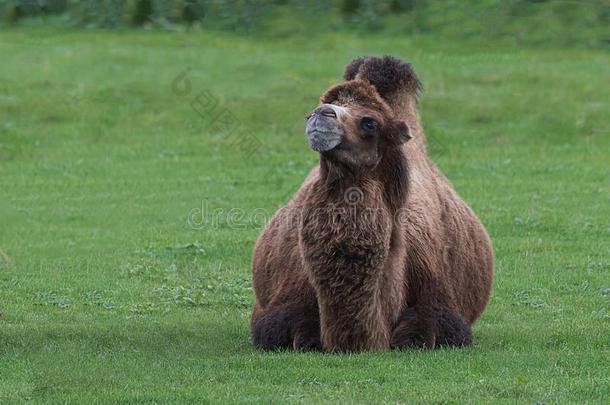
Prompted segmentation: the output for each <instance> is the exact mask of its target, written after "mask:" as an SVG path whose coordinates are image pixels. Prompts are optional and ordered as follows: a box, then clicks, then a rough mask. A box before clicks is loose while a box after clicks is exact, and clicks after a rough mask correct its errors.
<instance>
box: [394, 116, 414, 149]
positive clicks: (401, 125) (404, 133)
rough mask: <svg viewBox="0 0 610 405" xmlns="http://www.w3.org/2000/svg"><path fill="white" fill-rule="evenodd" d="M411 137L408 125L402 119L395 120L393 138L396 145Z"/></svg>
mask: <svg viewBox="0 0 610 405" xmlns="http://www.w3.org/2000/svg"><path fill="white" fill-rule="evenodd" d="M411 138H413V137H412V136H411V131H409V127H408V126H407V124H406V123H405V122H404V121H397V122H396V123H395V124H394V131H393V139H394V142H396V144H397V145H401V144H403V143H405V142H407V141H408V140H409V139H411Z"/></svg>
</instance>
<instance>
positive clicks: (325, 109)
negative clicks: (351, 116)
mask: <svg viewBox="0 0 610 405" xmlns="http://www.w3.org/2000/svg"><path fill="white" fill-rule="evenodd" d="M313 113H314V115H322V116H324V117H329V118H337V114H336V113H335V110H333V108H332V107H329V106H328V105H321V106H320V107H318V108H316V109H315V110H313Z"/></svg>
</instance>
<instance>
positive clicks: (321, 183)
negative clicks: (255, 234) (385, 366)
mask: <svg viewBox="0 0 610 405" xmlns="http://www.w3.org/2000/svg"><path fill="white" fill-rule="evenodd" d="M344 78H345V80H346V81H345V82H344V83H341V84H339V85H337V86H335V87H332V88H331V89H329V90H328V91H327V92H326V94H324V95H323V96H322V98H321V102H322V103H323V105H336V106H341V107H343V108H345V109H346V111H348V112H349V114H347V115H346V118H342V117H340V118H341V125H342V127H343V128H344V131H345V135H344V138H345V139H344V142H343V143H344V144H345V145H347V146H344V145H343V144H342V145H340V147H337V148H336V150H335V149H333V150H331V151H328V152H322V153H321V157H320V165H319V166H317V167H315V168H314V169H313V170H312V172H311V173H310V175H309V176H308V178H307V179H306V180H305V182H304V183H303V185H302V186H301V188H300V190H299V191H298V192H297V193H296V195H295V196H294V197H293V199H292V200H291V201H290V202H289V203H288V205H287V206H286V207H284V208H282V209H281V210H280V211H278V212H277V213H276V215H275V216H274V217H273V218H272V220H271V221H270V223H269V224H268V226H267V227H266V229H265V230H264V231H263V233H262V235H261V236H260V238H259V240H258V242H257V244H256V247H255V249H254V256H253V285H254V291H255V294H256V303H255V305H254V311H253V315H252V325H251V326H252V338H253V342H254V344H255V346H257V347H260V348H263V349H274V348H284V347H293V348H295V349H303V350H308V349H323V350H327V351H359V350H387V349H389V348H400V347H405V346H419V347H427V348H434V347H436V346H441V345H450V346H463V345H467V344H469V343H470V342H471V341H472V336H471V331H470V326H471V325H472V324H473V323H474V322H475V320H476V319H477V318H478V317H479V316H480V315H481V313H482V312H483V309H484V308H485V306H486V304H487V301H488V299H489V295H490V291H491V285H492V277H493V253H492V247H491V242H490V240H489V237H488V235H487V233H486V232H485V229H484V228H483V226H482V225H481V223H480V222H479V220H478V219H477V217H476V216H475V214H474V213H473V212H472V211H471V210H470V208H469V207H468V206H467V205H466V204H465V203H464V202H463V201H462V200H461V199H460V197H459V196H458V195H457V194H456V193H455V191H454V190H453V188H452V186H451V184H450V183H449V181H448V180H447V179H446V178H445V177H444V176H443V175H442V174H441V173H440V171H439V170H438V169H437V168H436V166H435V165H434V164H433V163H432V162H431V161H430V160H429V159H428V157H427V154H426V149H425V138H424V133H423V130H422V127H421V124H420V121H419V117H418V114H417V110H416V97H417V93H418V91H419V90H420V87H421V86H420V83H419V80H418V79H417V77H416V76H415V73H414V72H413V69H412V68H411V66H410V65H408V64H405V63H402V62H401V61H399V60H397V59H394V58H392V57H383V58H359V59H356V60H354V61H352V62H351V63H350V64H349V65H348V66H347V67H346V71H345V75H344ZM363 117H373V118H375V120H376V121H378V122H379V128H380V129H379V132H378V133H377V134H376V136H374V137H369V136H366V134H365V135H363V134H362V131H361V130H360V128H359V127H358V123H361V122H362V121H361V119H363ZM411 138H412V139H411Z"/></svg>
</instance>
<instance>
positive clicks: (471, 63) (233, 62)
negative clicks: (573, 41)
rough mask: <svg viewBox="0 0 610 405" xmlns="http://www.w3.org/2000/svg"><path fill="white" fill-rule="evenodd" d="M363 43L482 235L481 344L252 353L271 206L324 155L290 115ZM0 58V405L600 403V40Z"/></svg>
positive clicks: (607, 349) (163, 42)
mask: <svg viewBox="0 0 610 405" xmlns="http://www.w3.org/2000/svg"><path fill="white" fill-rule="evenodd" d="M371 53H372V54H383V53H391V54H394V55H396V56H399V57H402V58H405V59H407V60H409V61H411V62H412V63H413V64H414V67H415V69H416V70H417V72H418V73H419V75H420V77H421V79H422V80H423V83H424V86H425V91H424V94H423V96H422V99H421V103H420V110H421V113H422V118H423V121H424V125H425V129H426V131H427V134H428V137H429V139H430V143H431V153H432V156H433V157H434V158H435V160H436V162H437V163H438V165H439V166H440V167H441V169H442V170H443V171H444V172H445V174H446V175H447V176H448V177H449V178H450V179H451V181H452V182H453V183H454V185H455V187H456V189H457V190H458V192H459V193H460V194H461V195H462V196H463V197H464V198H465V199H466V201H467V202H468V203H469V204H470V205H471V206H472V207H473V208H474V209H475V211H476V212H477V213H478V214H479V216H480V218H481V219H482V221H483V223H484V224H485V225H486V226H487V229H488V230H489V232H490V234H491V237H492V239H493V241H494V245H495V251H496V257H497V274H496V281H495V289H494V294H493V297H492V300H491V303H490V305H489V307H488V309H487V311H486V313H485V314H484V316H483V318H482V319H481V320H480V321H479V322H478V323H477V325H476V327H475V329H474V333H475V337H476V344H475V345H474V346H472V347H470V348H467V349H463V350H437V351H432V352H426V351H404V352H389V353H384V354H357V355H355V354H353V355H323V354H311V353H310V354H299V353H262V352H257V351H255V350H253V348H252V346H251V345H250V341H249V330H248V324H249V311H250V307H251V304H252V300H253V296H252V290H251V288H250V254H251V250H252V246H253V243H254V241H255V240H256V237H257V235H258V233H259V232H260V222H261V218H263V217H265V216H266V215H269V214H271V213H272V212H273V211H274V210H275V209H276V208H277V207H279V206H280V205H281V204H282V203H284V202H285V201H286V200H287V199H288V198H289V196H290V195H291V193H292V192H293V191H294V190H295V189H296V188H297V187H298V185H299V184H300V182H301V181H302V179H303V178H304V176H305V175H306V173H307V172H308V171H309V169H310V168H311V167H312V166H313V165H314V164H315V163H316V154H315V153H314V152H312V151H310V150H309V148H308V147H307V144H306V141H305V138H304V135H303V125H304V120H303V117H304V116H305V114H306V113H307V112H308V110H310V109H311V108H312V107H314V106H315V105H316V103H317V98H318V97H319V95H320V94H321V93H322V91H323V90H324V89H325V88H327V87H328V86H329V85H331V84H333V83H336V82H337V81H339V79H340V77H341V73H342V69H343V66H344V64H346V63H347V62H348V61H349V60H350V59H351V58H353V57H355V56H358V55H363V54H371ZM0 61H1V62H0V402H2V403H16V402H17V403H18V402H27V401H30V400H31V401H33V402H70V403H90V402H99V403H112V402H114V403H118V402H120V403H134V402H158V403H166V402H174V401H176V402H195V403H202V402H203V403H205V402H212V403H216V402H231V403H233V402H261V403H282V402H306V403H309V402H337V401H338V402H342V403H351V402H363V403H364V402H386V401H387V402H417V403H465V402H472V403H503V402H504V403H536V402H543V403H546V404H554V403H570V402H572V403H607V401H608V398H610V372H609V371H608V370H609V364H610V221H609V218H610V183H609V181H610V178H609V175H610V174H609V166H610V136H609V135H610V118H609V116H608V112H609V111H610V96H609V88H608V77H610V54H608V53H607V52H605V51H602V50H597V51H596V50H578V49H561V48H556V49H552V48H529V49H528V48H511V47H509V46H507V45H502V44H500V43H498V44H495V43H486V44H481V43H478V44H477V43H474V42H471V43H469V44H465V43H453V42H451V41H447V40H435V39H434V38H426V39H409V38H404V37H403V38H391V37H370V38H366V37H357V36H348V35H346V34H325V35H321V36H317V37H309V38H303V39H290V40H266V41H263V40H260V39H257V38H248V37H234V36H229V35H224V34H218V33H217V34H210V33H205V32H198V33H174V34H168V33H162V32H154V31H153V32H144V31H139V32H136V31H114V32H104V31H97V32H96V31H55V30H50V29H43V28H35V27H34V28H27V27H26V28H21V29H10V30H5V31H2V32H0ZM226 111H229V112H231V113H232V114H234V115H233V116H231V115H224V117H228V118H229V119H228V120H227V119H225V120H223V119H216V118H215V117H216V116H217V115H218V114H220V113H223V114H228V113H226ZM230 129H234V130H233V131H232V132H230V131H229V130H230ZM246 141H247V142H246ZM244 145H246V146H248V147H246V146H244ZM232 208H233V210H232V211H230V210H231V209H232ZM206 218H207V219H210V218H213V220H209V221H207V222H206V221H204V219H206Z"/></svg>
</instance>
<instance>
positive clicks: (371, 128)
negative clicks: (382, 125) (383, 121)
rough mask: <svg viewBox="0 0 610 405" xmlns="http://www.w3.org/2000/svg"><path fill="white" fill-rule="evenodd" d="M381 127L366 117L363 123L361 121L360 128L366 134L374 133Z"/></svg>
mask: <svg viewBox="0 0 610 405" xmlns="http://www.w3.org/2000/svg"><path fill="white" fill-rule="evenodd" d="M378 127H379V123H378V122H377V121H375V120H374V119H372V118H369V117H364V118H363V119H362V121H360V128H362V129H363V130H364V131H365V132H369V133H373V132H375V131H376V130H377V128H378Z"/></svg>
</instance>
